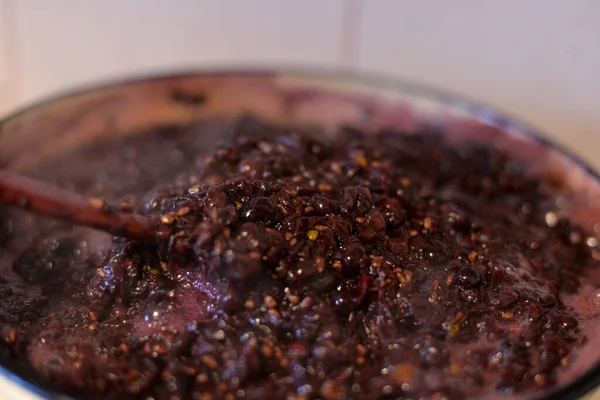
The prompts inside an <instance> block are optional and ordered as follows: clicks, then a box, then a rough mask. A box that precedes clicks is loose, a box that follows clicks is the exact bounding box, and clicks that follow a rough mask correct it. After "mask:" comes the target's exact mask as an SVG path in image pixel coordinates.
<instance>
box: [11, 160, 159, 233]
mask: <svg viewBox="0 0 600 400" xmlns="http://www.w3.org/2000/svg"><path fill="white" fill-rule="evenodd" d="M0 204H5V205H8V206H12V207H18V208H21V209H23V210H28V211H31V212H34V213H36V214H38V215H41V216H45V217H51V218H58V219H61V220H63V221H67V222H69V223H72V224H75V225H82V226H87V227H90V228H93V229H98V230H101V231H105V232H108V233H110V234H112V235H115V236H123V237H128V238H132V239H137V240H143V241H152V240H154V239H155V229H154V226H153V224H152V222H151V220H150V219H149V218H147V217H144V216H142V215H137V214H134V213H126V212H123V211H120V210H119V209H118V208H116V207H114V206H111V205H109V204H107V203H106V202H105V201H104V200H101V199H89V198H86V197H84V196H81V195H79V194H77V193H73V192H71V191H69V190H65V189H63V188H60V187H58V186H56V185H53V184H50V183H47V182H43V181H39V180H37V179H32V178H28V177H26V176H23V175H20V174H18V173H16V172H13V171H8V170H0Z"/></svg>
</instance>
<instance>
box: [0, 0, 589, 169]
mask: <svg viewBox="0 0 600 400" xmlns="http://www.w3.org/2000/svg"><path fill="white" fill-rule="evenodd" d="M598 16H600V1H596V0H578V1H566V0H564V1H563V0H550V1H548V0H529V1H526V2H523V1H522V0H504V1H502V2H493V1H481V0H455V1H452V2H449V1H439V0H421V1H418V2H416V1H411V0H376V1H367V0H327V1H323V0H303V1H301V2H297V1H296V2H292V1H280V0H261V1H243V0H177V1H171V0H152V1H148V0H127V1H121V0H104V1H101V2H92V1H80V0H44V1H36V0H0V113H2V112H6V111H8V110H11V109H14V108H16V107H18V106H20V105H22V104H25V103H28V102H30V101H32V100H34V99H37V98H39V97H41V96H46V95H48V94H51V93H55V92H57V91H60V90H63V89H66V88H68V87H71V86H74V85H81V84H85V83H87V82H90V81H95V80H100V79H106V78H110V77H114V76H121V75H131V74H135V73H138V72H150V71H156V70H166V69H173V68H183V67H193V66H210V65H217V66H218V65H231V64H241V65H248V64H252V65H257V64H258V65H260V64H271V65H285V64H288V65H289V64H293V65H297V64H300V65H312V66H325V67H329V68H337V67H344V68H356V69H360V70H368V71H377V72H382V73H384V74H387V75H400V76H404V77H407V78H409V79H413V80H416V81H422V82H426V83H430V84H433V85H437V86H441V87H444V88H447V89H450V90H452V91H454V92H458V93H464V94H466V95H468V96H470V97H473V98H476V99H480V100H483V101H485V102H487V103H490V104H492V105H495V106H498V107H500V108H502V109H504V110H506V111H508V112H510V113H512V114H516V115H518V116H521V117H523V118H524V119H525V120H527V121H530V122H532V123H533V124H535V125H537V126H539V127H541V128H543V129H544V130H546V131H547V132H549V134H550V135H551V136H553V137H555V138H557V139H558V140H559V141H561V142H562V143H563V144H566V145H567V146H568V147H571V148H574V149H576V150H577V151H578V152H579V153H581V154H582V155H583V156H584V157H585V158H587V159H588V160H590V161H592V162H596V160H595V159H596V158H597V157H596V153H597V152H598V150H600V146H597V145H596V142H597V140H596V139H597V138H598V133H599V132H598V128H600V113H599V112H596V107H597V105H600V101H599V100H598V99H599V97H600V95H599V93H600V51H599V46H600V24H599V23H598V22H597V20H598ZM597 165H600V157H599V160H598V162H597Z"/></svg>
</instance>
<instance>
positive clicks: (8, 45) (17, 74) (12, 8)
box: [0, 0, 22, 112]
mask: <svg viewBox="0 0 600 400" xmlns="http://www.w3.org/2000/svg"><path fill="white" fill-rule="evenodd" d="M17 7H18V5H17V0H0V8H1V9H2V11H1V12H0V31H1V35H0V40H1V41H2V48H3V50H4V54H3V57H4V61H3V63H4V65H3V67H4V70H5V71H4V80H0V87H1V88H2V90H1V93H0V95H1V96H0V106H2V110H0V112H3V111H6V110H7V109H9V108H12V107H13V106H14V105H16V104H17V102H18V100H19V98H20V89H21V78H22V75H21V69H20V58H19V57H20V51H19V40H18V35H17Z"/></svg>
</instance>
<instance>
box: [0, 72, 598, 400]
mask: <svg viewBox="0 0 600 400" xmlns="http://www.w3.org/2000/svg"><path fill="white" fill-rule="evenodd" d="M279 75H282V76H294V77H301V78H305V79H309V80H310V79H314V80H326V81H331V82H340V83H358V84H361V85H363V86H365V87H371V88H385V89H387V90H392V91H394V92H397V93H405V94H408V95H412V96H416V97H421V98H425V99H428V100H431V101H433V102H436V103H439V104H441V105H444V106H448V107H450V108H455V109H457V110H462V114H464V115H465V116H467V117H469V118H472V119H475V120H479V121H481V122H485V123H488V124H490V125H493V126H497V127H500V128H502V129H503V130H504V129H506V128H510V129H514V130H516V131H518V132H520V133H522V134H523V135H524V136H525V137H527V139H529V140H531V141H533V142H537V143H538V144H540V145H541V146H544V147H549V148H552V149H554V150H556V151H557V152H558V153H560V154H561V155H562V156H564V157H565V158H566V159H568V160H570V161H572V162H573V163H575V164H576V165H577V166H579V167H580V168H582V169H583V170H584V171H585V172H586V173H587V174H589V176H590V177H591V178H593V179H594V180H596V181H598V182H600V174H599V173H598V172H596V171H595V170H594V169H593V168H592V167H590V166H589V164H588V163H587V162H585V161H583V160H582V159H581V158H580V157H579V156H577V155H576V154H574V153H573V152H571V151H570V150H567V149H566V148H564V147H563V146H561V145H560V144H557V143H555V142H553V141H550V140H548V139H546V137H547V136H548V135H545V134H544V132H542V131H541V130H539V129H537V128H534V127H532V126H531V125H530V124H528V123H525V122H522V121H521V120H520V119H519V118H515V117H513V116H511V115H510V114H508V113H505V112H503V111H500V110H498V109H497V108H495V107H491V106H487V105H486V104H485V103H483V102H480V101H477V100H473V99H470V98H469V97H468V96H463V95H460V94H456V93H454V92H452V91H450V90H446V89H438V88H437V87H435V86H433V85H428V84H423V83H419V82H415V81H412V80H409V79H405V78H401V77H389V76H384V75H381V74H374V73H365V72H353V71H349V70H331V69H329V70H328V69H326V68H311V67H283V68H278V67H264V66H258V67H256V66H250V67H227V66H225V67H206V68H185V69H174V70H171V71H170V72H163V73H143V74H128V75H125V76H124V77H121V78H116V79H115V78H112V79H110V78H109V79H106V80H100V81H99V82H96V83H92V84H87V85H79V86H78V87H76V88H75V89H71V90H66V91H59V92H57V93H54V94H50V95H48V96H43V97H42V99H41V100H37V101H34V102H31V103H29V104H28V105H25V106H22V107H19V108H17V109H16V110H14V111H12V112H9V113H8V114H7V115H6V116H4V117H3V118H0V131H1V130H2V126H3V125H5V124H8V123H9V122H10V121H12V120H13V119H16V118H18V117H20V116H22V115H25V114H27V113H29V112H33V111H35V110H38V109H42V108H44V107H46V106H49V105H51V104H53V103H55V102H58V101H61V100H66V99H69V98H72V97H76V96H78V95H82V94H85V93H88V92H94V91H97V90H103V89H109V88H113V87H118V86H121V85H125V84H132V83H144V82H153V81H160V80H166V79H173V78H186V77H190V78H191V77H200V76H219V77H227V76H231V77H234V76H237V77H253V76H256V77H258V76H279ZM26 372H27V371H26V368H24V367H23V366H20V365H16V366H14V365H13V366H5V365H0V376H2V377H3V378H5V379H6V380H8V381H10V382H12V383H14V384H16V385H18V386H20V387H21V388H22V389H24V390H26V391H28V392H30V393H31V394H33V395H37V396H38V398H41V399H47V400H73V399H75V398H74V397H71V396H67V395H63V394H60V393H59V392H57V391H56V390H54V389H52V388H51V387H50V386H49V385H47V384H40V383H38V382H35V381H34V380H33V379H31V378H28V377H25V376H27V374H26ZM598 386H600V360H598V361H597V362H596V363H595V364H593V365H592V367H591V368H589V369H587V370H586V371H585V372H584V373H583V374H582V375H581V376H580V377H579V378H577V379H575V380H574V381H572V382H571V383H569V384H568V385H564V386H562V387H559V388H558V389H557V390H555V391H552V392H550V393H547V394H545V395H543V396H537V397H534V398H533V399H535V400H576V399H580V398H582V397H583V396H585V395H586V394H589V393H590V392H591V391H592V390H593V389H595V388H597V387H598Z"/></svg>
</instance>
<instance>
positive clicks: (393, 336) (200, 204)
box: [0, 119, 598, 400]
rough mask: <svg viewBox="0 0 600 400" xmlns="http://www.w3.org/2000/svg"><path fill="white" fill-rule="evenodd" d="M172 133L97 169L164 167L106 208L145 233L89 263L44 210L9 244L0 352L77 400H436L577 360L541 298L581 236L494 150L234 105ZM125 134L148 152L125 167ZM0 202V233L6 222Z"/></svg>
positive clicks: (520, 382) (555, 307) (526, 380)
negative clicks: (283, 124) (327, 135)
mask: <svg viewBox="0 0 600 400" xmlns="http://www.w3.org/2000/svg"><path fill="white" fill-rule="evenodd" d="M182 132H185V129H179V130H177V129H171V130H168V129H167V130H162V131H161V130H157V131H155V132H148V133H147V134H145V135H143V140H142V139H139V138H138V139H127V140H128V141H129V142H127V143H125V142H124V143H121V144H120V145H119V146H120V147H119V149H120V150H119V151H116V152H115V153H116V154H117V155H116V156H115V155H114V154H113V156H112V157H113V158H112V159H110V160H108V161H105V162H106V163H107V166H106V169H107V170H110V171H114V170H118V171H120V173H121V175H122V176H128V178H127V179H129V180H130V181H131V180H132V179H133V178H132V176H133V177H139V175H140V174H147V176H154V175H152V174H155V175H156V174H158V175H160V176H162V177H165V176H166V177H169V178H170V179H171V182H172V183H171V184H168V185H163V186H160V187H158V188H157V189H155V190H152V191H149V192H148V193H145V194H144V193H139V192H138V193H134V194H135V195H136V196H137V197H132V196H129V197H127V201H129V204H130V205H131V207H130V205H128V204H123V205H122V208H123V209H128V208H132V209H133V210H135V211H136V212H140V213H143V214H146V215H149V216H151V217H152V218H153V219H154V220H155V221H156V223H157V226H158V228H157V241H156V243H150V244H148V243H139V242H136V241H132V240H127V239H119V238H115V239H113V240H112V242H111V243H110V245H109V246H108V247H109V248H108V250H106V249H105V250H104V251H103V252H102V253H101V255H100V256H98V255H96V253H95V252H93V251H91V249H90V247H91V244H90V241H89V240H82V236H81V235H82V233H81V232H82V229H80V228H71V227H68V226H66V225H63V224H59V223H54V222H52V223H50V224H48V225H47V227H46V228H44V229H42V228H41V227H40V228H39V229H38V230H37V231H36V230H31V229H30V232H29V234H30V235H31V237H30V240H31V244H29V245H28V248H27V250H25V251H21V252H20V253H19V252H15V251H12V253H11V254H13V253H14V254H16V255H14V260H12V261H11V262H10V265H9V266H8V267H7V266H6V265H5V266H3V268H4V269H3V270H2V276H4V277H3V278H0V343H1V344H0V356H1V357H2V360H3V362H4V363H6V364H7V365H8V364H11V363H12V364H13V365H14V363H15V362H16V361H15V360H19V362H20V363H21V364H20V365H21V367H23V368H25V369H26V370H27V371H29V373H30V375H31V376H32V377H34V378H36V379H37V380H38V381H41V382H46V383H48V384H49V385H50V387H52V388H54V389H56V390H58V391H60V392H64V393H68V394H71V395H74V396H82V397H83V398H86V399H100V398H101V399H119V400H125V399H156V400H159V399H169V400H175V399H195V400H196V399H234V398H241V399H259V400H263V399H326V400H334V399H346V398H354V399H419V398H431V399H438V400H441V399H467V398H468V399H472V398H473V399H474V398H486V397H488V396H489V395H490V394H492V393H500V394H503V395H511V394H512V395H519V394H523V395H531V393H532V392H534V391H540V390H543V389H545V388H547V387H549V386H551V385H553V383H554V382H556V379H557V376H558V375H559V374H560V373H561V370H564V368H565V367H566V366H567V365H568V364H570V363H571V362H572V359H573V357H576V351H575V352H574V350H576V348H577V347H578V346H580V345H581V344H582V343H583V341H584V340H585V338H584V335H583V333H582V331H581V329H580V327H579V326H578V314H577V313H576V312H575V311H574V310H572V309H569V308H568V307H566V306H565V305H564V304H563V302H562V301H561V297H562V296H563V295H566V294H569V293H574V292H576V291H577V290H578V289H579V287H580V281H581V278H582V276H583V275H584V272H585V271H586V269H587V268H590V267H592V266H594V267H597V266H598V262H597V261H596V260H595V258H598V257H597V256H598V254H597V253H598V252H597V250H596V249H595V246H596V245H597V241H596V240H595V239H594V238H590V237H587V236H586V235H585V233H584V232H583V231H581V230H580V229H579V228H578V227H576V226H573V225H572V224H571V223H570V222H569V221H568V220H564V219H562V218H561V217H560V216H559V215H560V213H559V212H558V211H559V208H560V207H559V206H560V201H558V205H557V199H555V198H552V197H550V196H549V195H547V194H546V193H548V187H547V184H546V183H543V182H537V181H533V180H529V179H527V178H525V174H524V171H523V167H522V166H520V165H519V164H518V163H516V162H515V161H514V160H513V159H511V157H510V155H508V154H504V153H502V152H500V151H498V150H491V149H488V148H484V147H478V146H476V145H466V144H465V145H461V146H460V147H459V148H456V147H453V146H452V145H450V144H448V143H447V142H445V140H444V136H443V133H442V132H436V131H435V130H433V129H428V132H423V133H425V134H422V135H402V134H399V132H395V131H382V132H380V133H379V134H377V135H365V134H363V133H361V132H360V131H356V130H352V129H345V131H344V132H343V133H342V134H340V135H337V136H336V137H337V138H336V139H334V140H332V141H330V142H327V141H319V140H316V139H312V138H311V137H314V136H317V135H312V136H311V135H310V134H299V133H297V132H298V130H289V129H285V128H279V127H274V126H268V125H264V124H261V123H259V122H257V121H254V120H251V119H243V120H242V121H241V122H240V123H239V124H238V125H237V128H236V131H235V135H234V139H233V140H232V142H231V143H229V144H227V145H223V146H222V147H220V148H218V149H217V150H216V151H215V152H214V153H213V154H210V155H208V156H199V155H198V154H199V153H195V152H196V151H197V150H198V146H196V147H194V146H193V145H188V144H189V143H190V142H191V141H192V139H191V138H192V137H193V135H192V136H190V135H189V134H188V135H187V136H186V134H185V133H182ZM153 135H154V136H153ZM178 135H179V136H178ZM321 136H322V135H321ZM136 140H137V142H136ZM161 140H162V141H163V142H161ZM144 141H146V142H145V143H155V144H157V145H156V146H155V152H157V154H154V158H152V161H151V162H147V163H146V164H143V163H141V164H136V162H137V161H136V157H137V156H136V152H135V150H132V149H135V148H137V149H138V153H137V154H140V153H141V152H142V150H143V146H144V144H143V143H144ZM164 141H168V142H169V143H170V145H171V146H172V148H176V147H177V145H176V144H177V143H179V144H180V147H179V148H178V150H177V152H178V153H177V154H178V155H179V156H178V157H174V158H173V157H171V159H170V158H169V157H170V156H169V155H168V154H163V155H160V154H158V150H159V149H160V151H162V152H165V151H166V150H165V149H166V148H167V147H166V145H165V143H164ZM161 143H162V144H161ZM159 144H160V145H159ZM136 146H137V147H136ZM139 149H142V150H139ZM91 151H92V150H90V152H91ZM93 152H95V153H100V154H102V152H103V150H102V146H101V145H95V146H94V149H93ZM172 159H177V160H179V161H178V162H179V164H177V163H175V162H173V160H172ZM109 161H110V166H108V163H109ZM63 162H64V161H63ZM92 165H93V163H92ZM176 165H179V166H176ZM181 165H185V167H182V166H181ZM111 168H112V169H111ZM136 168H137V169H136ZM145 168H147V169H148V171H146V170H145ZM152 169H153V170H152ZM152 171H154V172H152ZM127 174H129V175H127ZM90 175H91V174H89V171H88V175H87V176H88V177H89V176H90ZM98 176H100V177H101V178H103V179H104V180H105V181H106V180H107V179H112V178H111V173H108V172H104V175H98ZM199 176H202V177H203V179H199V178H198V177H199ZM139 179H141V178H139ZM100 181H101V179H100ZM154 183H156V182H154ZM87 185H88V186H90V185H92V184H91V183H89V182H88V183H87ZM142 186H143V185H142ZM80 189H81V187H80ZM82 190H83V189H82ZM559 200H560V199H559ZM3 215H4V217H3V226H2V232H1V233H0V241H1V242H2V244H3V246H5V245H6V243H8V241H9V240H10V238H11V235H12V230H13V228H11V227H15V226H16V225H18V224H19V220H18V218H21V219H22V220H23V221H25V220H26V218H25V217H18V216H17V217H9V215H8V214H7V210H3ZM10 218H13V219H10ZM15 218H17V219H15ZM38 221H39V220H38ZM22 223H25V222H22ZM32 232H33V233H32ZM84 238H85V236H84ZM4 253H5V254H4V256H3V258H2V259H3V260H5V264H6V260H7V258H8V257H7V255H8V254H9V251H5V252H4Z"/></svg>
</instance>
